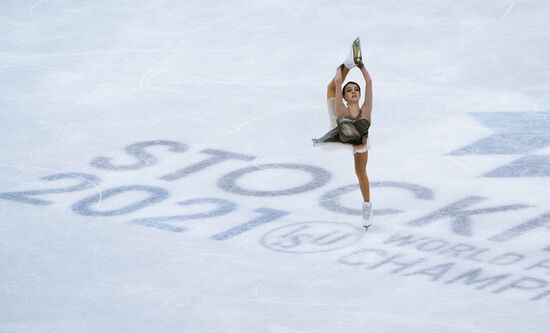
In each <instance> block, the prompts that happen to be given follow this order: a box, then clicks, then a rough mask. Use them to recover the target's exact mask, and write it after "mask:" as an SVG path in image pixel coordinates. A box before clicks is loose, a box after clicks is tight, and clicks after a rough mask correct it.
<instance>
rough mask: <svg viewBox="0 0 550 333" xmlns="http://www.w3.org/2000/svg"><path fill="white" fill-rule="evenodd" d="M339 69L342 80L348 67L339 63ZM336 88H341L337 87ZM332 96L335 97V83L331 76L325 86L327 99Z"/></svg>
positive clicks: (347, 71)
mask: <svg viewBox="0 0 550 333" xmlns="http://www.w3.org/2000/svg"><path fill="white" fill-rule="evenodd" d="M340 70H341V71H342V81H344V80H345V79H346V76H347V75H348V73H349V69H348V68H347V67H346V66H343V65H340ZM338 89H341V88H340V87H338ZM334 97H336V84H335V83H334V78H332V80H331V81H330V83H329V84H328V86H327V99H329V98H334Z"/></svg>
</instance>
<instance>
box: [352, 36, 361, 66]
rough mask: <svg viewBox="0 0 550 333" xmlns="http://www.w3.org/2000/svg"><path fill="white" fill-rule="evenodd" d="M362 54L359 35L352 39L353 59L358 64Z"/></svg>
mask: <svg viewBox="0 0 550 333" xmlns="http://www.w3.org/2000/svg"><path fill="white" fill-rule="evenodd" d="M362 58H363V57H362V56H361V42H360V41H359V37H357V38H356V39H355V40H354V41H353V61H354V62H355V63H356V64H358V63H360V62H361V61H362Z"/></svg>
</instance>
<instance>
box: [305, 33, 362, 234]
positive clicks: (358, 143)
mask: <svg viewBox="0 0 550 333" xmlns="http://www.w3.org/2000/svg"><path fill="white" fill-rule="evenodd" d="M353 67H358V68H359V69H360V70H361V73H362V74H363V78H364V79H365V100H364V102H363V105H361V107H359V99H360V98H361V88H360V87H359V84H357V83H356V82H353V81H350V82H348V83H346V84H345V85H344V87H343V88H342V89H341V87H342V82H343V81H344V80H345V79H346V75H347V74H348V73H349V71H350V69H352V68H353ZM343 100H344V101H346V104H347V105H344V103H343ZM327 103H328V111H329V119H330V123H331V127H332V129H331V130H330V131H329V132H328V133H327V134H325V135H324V136H323V137H322V138H320V139H313V144H314V145H319V144H323V143H329V142H338V143H341V144H344V145H349V146H350V147H351V148H352V149H353V159H354V162H355V174H356V176H357V179H358V181H359V187H360V189H361V195H362V196H363V206H362V212H363V227H364V228H365V230H368V228H369V227H370V226H371V224H372V221H371V212H372V205H371V202H370V188H369V178H368V177H367V161H368V158H369V152H368V150H369V148H370V145H369V140H368V135H369V127H370V124H371V113H372V80H371V77H370V75H369V72H368V71H367V69H366V68H365V66H364V64H363V59H362V54H361V45H360V40H359V37H357V38H356V39H355V40H354V41H353V43H352V46H351V51H350V53H349V55H348V58H347V59H346V61H344V63H343V64H342V65H340V66H339V67H338V68H337V70H336V75H335V76H334V78H333V79H332V81H330V83H329V85H328V87H327Z"/></svg>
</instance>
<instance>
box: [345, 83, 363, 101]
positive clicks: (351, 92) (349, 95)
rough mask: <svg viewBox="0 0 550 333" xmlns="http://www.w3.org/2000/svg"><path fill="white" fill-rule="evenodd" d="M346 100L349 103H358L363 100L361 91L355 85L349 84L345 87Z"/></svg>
mask: <svg viewBox="0 0 550 333" xmlns="http://www.w3.org/2000/svg"><path fill="white" fill-rule="evenodd" d="M343 95H344V100H345V101H346V102H348V103H350V102H351V103H357V102H359V98H361V89H360V88H359V86H358V85H357V84H355V83H348V84H347V85H346V86H345V87H344V94H343Z"/></svg>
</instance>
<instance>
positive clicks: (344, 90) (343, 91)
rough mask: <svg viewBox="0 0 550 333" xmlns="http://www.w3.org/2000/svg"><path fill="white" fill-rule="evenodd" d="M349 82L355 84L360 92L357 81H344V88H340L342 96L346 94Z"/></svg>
mask: <svg viewBox="0 0 550 333" xmlns="http://www.w3.org/2000/svg"><path fill="white" fill-rule="evenodd" d="M350 84H355V85H356V86H357V88H358V89H359V92H361V87H360V86H359V84H357V82H353V81H349V82H348V83H346V84H345V85H344V88H342V96H344V95H345V94H346V88H347V86H348V85H350Z"/></svg>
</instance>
